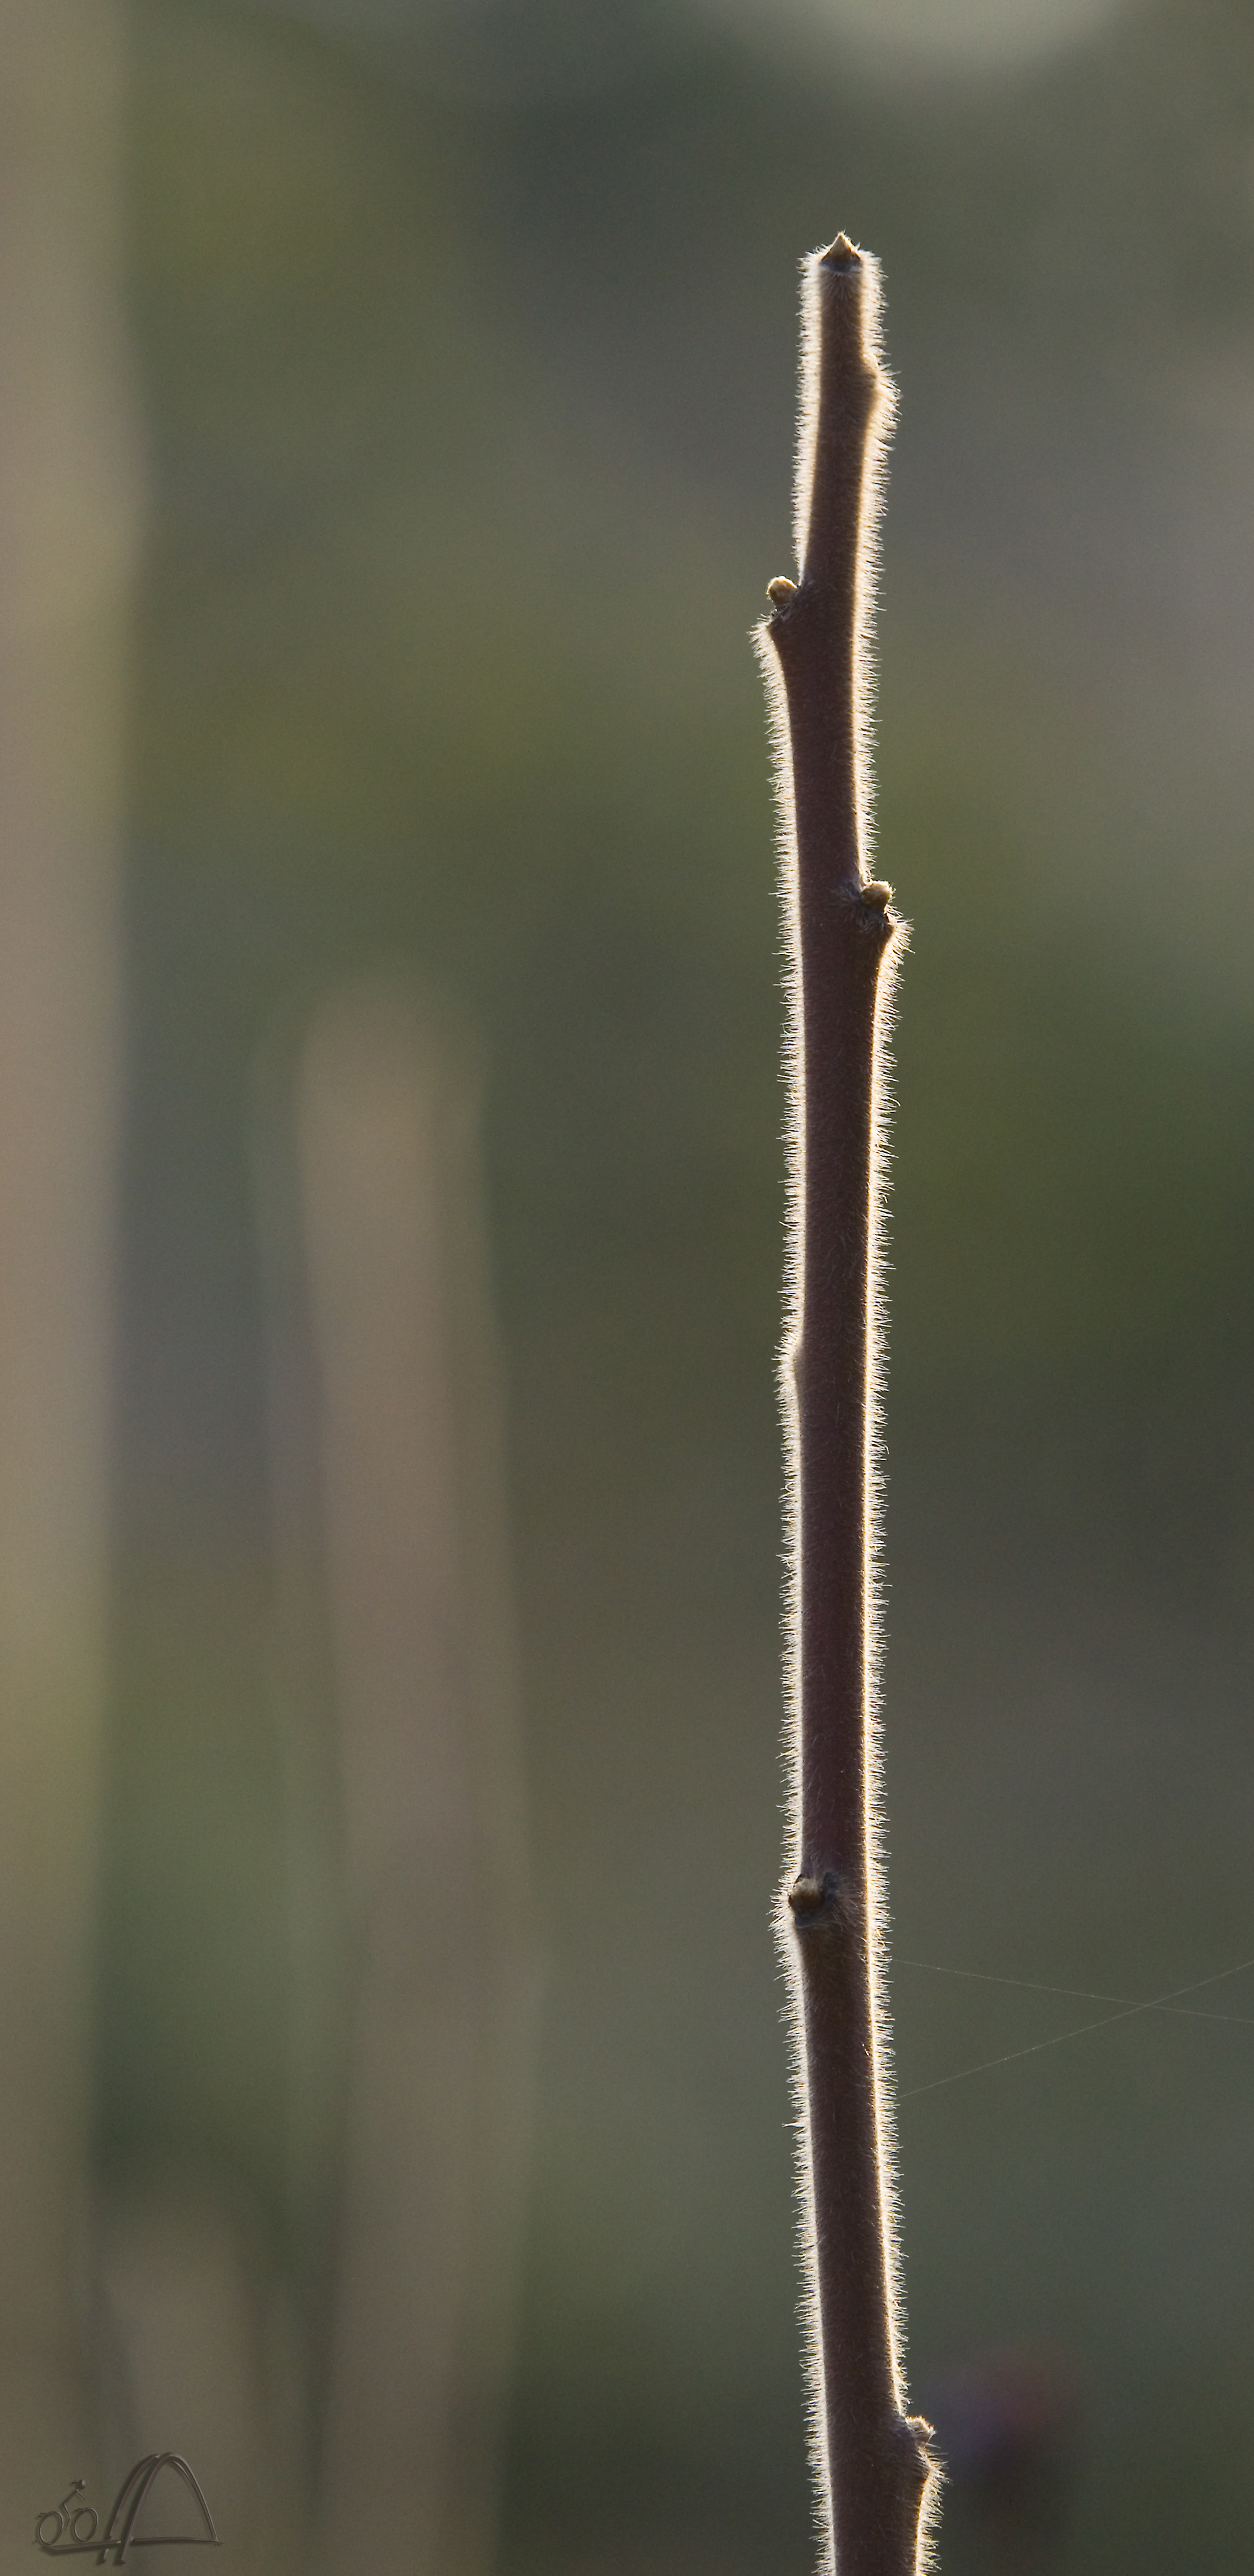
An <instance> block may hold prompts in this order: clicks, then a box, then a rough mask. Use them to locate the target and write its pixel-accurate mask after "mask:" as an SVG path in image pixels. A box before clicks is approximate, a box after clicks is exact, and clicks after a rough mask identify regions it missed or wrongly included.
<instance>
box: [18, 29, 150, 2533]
mask: <svg viewBox="0 0 1254 2576" xmlns="http://www.w3.org/2000/svg"><path fill="white" fill-rule="evenodd" d="M123 73H124V44H123V22H122V19H121V17H120V14H119V11H118V10H117V9H116V8H115V7H114V6H113V5H112V0H0V353H2V355H0V1211H2V1223H0V2067H2V2068H3V2083H2V2085H0V2429H2V2432H3V2439H2V2440H0V2535H2V2540H0V2552H2V2563H3V2564H4V2565H5V2566H12V2567H14V2568H17V2567H19V2566H20V2567H23V2568H24V2567H26V2566H27V2565H28V2564H29V2561H30V2546H31V2532H32V2529H33V2523H34V2517H35V2514H36V2512H37V2511H38V2510H39V2509H40V2507H41V2506H43V2505H46V2504H48V2503H50V2502H55V2500H56V2497H57V2496H58V2495H59V2494H60V2493H61V2492H62V2489H63V2487H64V2485H65V2483H66V2480H67V2477H68V2475H70V2474H72V2473H73V2472H75V2471H77V2470H79V2469H84V2470H85V2469H86V2468H87V2467H88V2466H89V2465H90V2449H89V2440H90V2432H91V2417H92V2408H91V2396H90V2376H91V2374H90V2349H89V2348H90V2307H91V2295H90V2277H89V2259H88V2249H89V2241H90V2240H89V2192H88V2181H87V2140H88V2129H89V2104H88V2066H89V2022H90V1994H91V1978H92V1926H93V1919H94V1898H95V1889H96V1867H97V1828H98V1817H99V1781H100V1752H101V1722H102V1703H103V1671H104V1633H105V1611H104V1603H105V1581H106V1554H107V1534H106V1492H107V1479H108V1469H107V1447H108V1427H109V1392H108V1390H109V1375H110V1348H111V1339H112V1310H113V1237H114V1178H115V1163H116V1142H117V1123H118V1121H117V1097H118V1084H117V1063H118V1046H117V981H118V976H117V900H116V896H117V868H116V846H117V840H118V824H119V809H120V802H121V777H122V764H123V738H124V729H125V727H124V714H125V690H126V641H127V599H128V586H129V583H130V577H131V569H132V559H133V553H134V545H135V527H136V516H137V506H136V504H137V473H136V466H135V443H134V440H133V437H132V431H131V420H130V409H129V402H128V392H127V376H126V361H125V350H124V342H123V333H122V328H121V322H120V311H121V297H120V271H121V252H120V196H121V182H120V132H121V123H122V94H123Z"/></svg>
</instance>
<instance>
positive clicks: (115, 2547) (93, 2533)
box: [35, 2451, 222, 2567]
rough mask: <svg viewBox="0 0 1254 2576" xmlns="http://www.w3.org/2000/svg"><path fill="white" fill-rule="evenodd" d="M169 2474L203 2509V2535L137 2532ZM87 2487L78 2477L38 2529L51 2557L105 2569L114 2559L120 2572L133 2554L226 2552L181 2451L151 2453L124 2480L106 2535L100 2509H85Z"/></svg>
mask: <svg viewBox="0 0 1254 2576" xmlns="http://www.w3.org/2000/svg"><path fill="white" fill-rule="evenodd" d="M163 2469H172V2470H173V2471H174V2474H175V2476H176V2477H179V2478H181V2479H182V2481H183V2484H184V2486H185V2487H186V2489H187V2491H188V2493H189V2495H190V2496H191V2497H192V2498H193V2501H194V2502H195V2504H196V2506H197V2507H198V2509H199V2513H200V2518H201V2523H202V2529H201V2530H199V2531H137V2530H136V2529H135V2525H136V2523H137V2522H138V2520H139V2517H140V2514H141V2512H142V2511H143V2508H144V2505H145V2503H146V2502H147V2499H148V2496H149V2493H150V2492H151V2489H152V2488H153V2487H154V2486H155V2484H156V2481H157V2479H158V2478H159V2477H160V2475H161V2472H162V2470H163ZM86 2484H87V2480H86V2478H75V2479H74V2481H73V2483H72V2484H71V2486H70V2487H69V2488H68V2490H67V2492H66V2493H65V2495H63V2496H62V2498H61V2502H60V2504H54V2505H50V2506H49V2508H48V2510H47V2512H46V2513H41V2514H40V2517H39V2520H38V2522H37V2523H36V2525H35V2547H36V2548H37V2549H42V2551H43V2553H44V2556H45V2558H84V2557H92V2556H96V2557H98V2558H99V2561H100V2564H101V2566H102V2567H103V2566H104V2564H105V2562H106V2560H107V2559H108V2558H109V2556H110V2554H112V2558H113V2563H114V2566H115V2567H120V2566H121V2565H122V2563H123V2560H124V2559H125V2557H126V2554H127V2551H128V2550H129V2549H220V2548H221V2546H222V2544H221V2542H220V2540H219V2538H218V2535H217V2532H216V2531H215V2529H214V2527H213V2515H212V2514H211V2513H210V2511H209V2507H208V2505H207V2504H206V2502H205V2499H204V2496H203V2495H202V2493H201V2490H200V2486H199V2483H198V2481H197V2479H196V2478H195V2477H193V2475H192V2472H191V2470H190V2469H189V2467H188V2465H187V2462H186V2460H185V2459H183V2458H182V2457H181V2456H180V2454H179V2452H177V2451H149V2452H148V2453H147V2455H146V2457H145V2458H144V2459H142V2460H137V2461H136V2463H135V2466H134V2468H133V2469H132V2470H131V2473H130V2476H129V2477H126V2478H123V2480H122V2484H121V2486H120V2487H119V2488H118V2491H117V2494H116V2496H115V2497H114V2500H113V2511H112V2513H111V2514H110V2516H109V2520H108V2523H107V2525H106V2527H105V2529H104V2531H103V2532H102V2531H101V2529H100V2522H99V2517H98V2515H97V2513H96V2511H95V2508H94V2506H92V2505H89V2504H79V2503H78V2501H77V2499H78V2497H79V2496H81V2495H82V2493H83V2491H84V2489H85V2487H86Z"/></svg>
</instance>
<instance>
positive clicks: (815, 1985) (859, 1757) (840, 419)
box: [761, 234, 937, 2576]
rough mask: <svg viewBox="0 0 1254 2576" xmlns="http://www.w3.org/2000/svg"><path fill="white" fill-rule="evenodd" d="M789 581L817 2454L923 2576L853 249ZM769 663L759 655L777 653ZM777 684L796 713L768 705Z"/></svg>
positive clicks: (816, 279)
mask: <svg viewBox="0 0 1254 2576" xmlns="http://www.w3.org/2000/svg"><path fill="white" fill-rule="evenodd" d="M805 280H806V284H805V310H804V340H803V410H802V425H801V438H800V450H799V461H798V487H797V518H798V532H797V551H798V558H799V563H800V577H799V580H798V582H796V583H793V582H790V581H774V582H772V583H771V585H770V593H769V595H770V599H771V603H772V613H771V616H770V617H769V619H768V620H767V622H766V624H765V625H764V626H763V628H762V629H761V640H762V646H763V663H764V667H765V669H766V672H767V677H768V685H770V687H771V689H772V693H773V697H774V701H775V706H776V712H777V718H778V726H777V731H778V744H779V765H780V801H781V807H782V810H783V815H784V822H785V860H784V901H785V914H786V921H787V928H788V934H789V942H790V949H791V962H792V972H791V978H790V994H791V1033H790V1047H791V1067H790V1069H791V1076H792V1105H793V1140H792V1204H791V1218H792V1223H791V1243H790V1287H791V1295H792V1312H791V1317H790V1327H789V1332H788V1336H787V1340H786V1343H785V1349H784V1357H783V1370H782V1379H783V1404H784V1415H785V1424H786V1432H787V1440H788V1453H789V1503H788V1510H789V1522H790V1532H789V1534H790V1541H791V1573H790V1599H789V1613H790V1618H789V1663H790V1669H789V1675H788V1683H789V1711H790V1721H791V1743H792V1753H793V1772H794V1787H793V1838H794V1839H793V1853H792V1868H791V1871H790V1874H789V1881H788V1884H787V1885H786V1888H785V1891H784V1897H783V1900H782V1901H781V1905H780V1909H779V1925H780V1940H781V1945H782V1948H783V1950H784V1954H785V1958H786V1961H787V1964H788V1970H789V1978H790V1984H791V1988H792V1993H793V1999H794V2009H795V2029H796V2084H797V2093H798V2110H799V2114H800V2117H799V2122H798V2127H799V2133H800V2136H801V2140H802V2145H801V2175H800V2182H801V2196H802V2208H803V2229H804V2259H805V2264H806V2272H807V2293H808V2298H807V2307H808V2314H809V2324H810V2383H811V2437H812V2446H813V2455H814V2468H815V2478H816V2486H817V2488H818V2494H819V2502H820V2509H821V2513H822V2518H823V2524H824V2539H825V2543H826V2546H827V2551H828V2556H829V2563H830V2565H831V2566H832V2567H834V2569H835V2570H836V2571H837V2576H913V2571H914V2570H915V2569H916V2567H917V2566H918V2565H919V2564H920V2563H921V2554H922V2552H923V2551H924V2549H925V2545H926V2531H927V2526H928V2523H929V2521H930V2518H931V2517H930V2515H929V2513H928V2512H927V2511H926V2510H925V2506H926V2504H927V2503H929V2502H930V2501H931V2499H932V2498H933V2497H934V2495H935V2490H936V2486H937V2478H936V2475H935V2472H934V2464H933V2462H932V2459H931V2457H930V2454H929V2452H928V2450H927V2447H926V2437H927V2433H928V2427H927V2426H926V2425H925V2424H923V2423H921V2422H920V2421H918V2420H917V2419H911V2418H910V2417H908V2416H907V2414H906V2412H905V2404H904V2391H903V2382H902V2371H901V2360H900V2353H899V2324H900V2301H899V2287H898V2280H897V2264H896V2247H895V2241H894V2219H895V2212H894V2207H893V2190H892V2172H891V2158H892V2142H891V2134H890V2106H889V2102H888V2098H887V2083H888V2068H887V2053H888V2051H887V2038H888V2034H887V2025H886V2016H885V2009H884V2005H883V2001H882V1996H881V1991H880V1986H881V1957H882V1948H883V1902H882V1894H881V1886H880V1866H879V1853H878V1848H877V1831H878V1820H879V1799H878V1789H879V1781H878V1735H877V1724H876V1643H877V1639H876V1601H875V1539H876V1498H877V1497H876V1473H875V1434H876V1399H877V1392H878V1375H879V1372H878V1348H877V1334H878V1329H879V1305H878V1295H877V1278H876V1243H877V1231H878V1214H879V1205H880V1196H881V1173H880V1146H879V1132H880V1128H881V1125H882V1117H883V1067H882V1052H883V1039H884V1025H885V1018H886V1011H887V1002H888V996H889V993H890V990H891V984H892V978H893V971H894V967H895V963H896V958H897V955H898V954H899V952H900V950H901V948H902V946H903V945H904V930H903V926H902V924H901V923H900V922H899V921H898V919H897V916H896V915H895V914H894V913H893V911H892V910H891V908H890V904H891V888H890V887H888V886H885V885H881V884H878V883H876V882H874V881H872V880H871V879H870V877H869V875H868V871H867V868H866V864H865V841H866V822H867V817H866V806H867V796H868V783H869V782H868V776H867V761H866V742H865V734H866V694H867V676H868V671H867V666H868V659H869V635H868V625H869V608H870V595H871V588H872V581H873V573H874V539H875V525H876V518H877V510H878V494H879V483H880V470H881V465H882V460H883V456H884V451H885V447H886V443H887V436H888V432H889V429H890V427H891V422H892V414H893V394H892V387H891V385H890V383H889V380H888V378H887V377H886V375H885V374H884V372H883V369H882V367H881V365H880V361H879V350H878V333H877V315H878V284H879V278H878V270H877V268H876V265H875V262H874V261H873V260H871V259H869V258H868V257H867V256H866V255H865V254H864V253H862V252H859V251H857V250H855V249H854V248H853V247H852V246H851V244H850V243H849V242H847V241H846V240H845V238H844V235H843V234H842V235H840V237H839V238H838V239H837V240H836V241H835V242H833V244H832V245H831V248H830V249H829V250H826V251H823V252H821V253H816V254H815V255H814V257H813V258H811V259H810V260H808V261H807V263H806V269H805ZM768 646H769V648H770V650H769V652H768V651H767V649H766V648H767V647H768ZM781 683H782V686H781Z"/></svg>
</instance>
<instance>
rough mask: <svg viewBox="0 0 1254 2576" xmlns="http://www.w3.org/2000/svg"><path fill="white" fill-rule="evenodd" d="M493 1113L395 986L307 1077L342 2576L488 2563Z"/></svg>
mask: <svg viewBox="0 0 1254 2576" xmlns="http://www.w3.org/2000/svg"><path fill="white" fill-rule="evenodd" d="M478 1098H479V1084H478V1078H477V1073H476V1070H475V1066H474V1062H473V1058H472V1057H471V1056H470V1054H469V1053H468V1050H467V1046H466V1042H465V1039H464V1037H463V1035H462V1034H461V1033H460V1032H459V1031H458V1029H457V1028H456V1027H455V1026H454V1025H452V1024H449V1023H446V1022H443V1021H441V1020H440V1018H439V1017H438V1016H435V1015H433V1013H432V1012H431V1011H430V1010H429V1009H427V1008H426V1007H425V1006H422V1005H420V1004H419V1003H418V1002H416V1001H415V1000H414V999H413V998H412V997H409V996H407V995H406V994H405V993H404V992H403V991H401V990H399V989H397V988H392V987H388V986H383V985H372V984H364V985H362V986H360V987H358V988H355V989H350V990H349V991H346V992H344V993H342V994H340V995H338V996H336V997H334V998H333V999H332V1000H330V1001H329V1002H328V1003H327V1004H326V1005H325V1006H324V1007H323V1009H322V1010H321V1012H320V1014H319V1016H318V1018H317V1020H316V1022H315V1024H314V1026H313V1028H312V1030H311V1032H310V1034H309V1037H308V1040H307V1043H306V1045H305V1047H304V1050H303V1054H302V1057H301V1061H300V1066H299V1077H298V1091H297V1102H296V1149H297V1175H298V1186H299V1194H300V1217H301V1230H302V1235H303V1244H304V1254H305V1261H306V1265H307V1284H308V1304H309V1329H310V1336H311V1344H312V1353H313V1360H314V1370H315V1379H316V1387H317V1416H316V1428H317V1448H318V1458H319V1473H320V1485H321V1497H322V1513H323V1549H324V1561H325V1565H326V1571H327V1601H328V1612H329V1623H330V1649H331V1666H332V1685H333V1692H334V1701H335V1708H336V1719H337V1738H338V1751H339V1767H340V1790H341V1797H342V1812H343V1834H344V1868H345V1880H346V1892H347V1919H348V1943H349V1960H350V1967H349V1991H348V1996H347V2022H348V2035H347V2057H348V2090H347V2106H346V2125H345V2134H344V2140H343V2191H342V2201H341V2210H340V2222H339V2241H338V2249H337V2269H336V2283H335V2295H334V2304H333V2311H332V2316H331V2325H330V2359H329V2370H328V2377H327V2385H326V2391H325V2431H324V2438H323V2444H322V2501H321V2509H320V2517H319V2519H320V2540H321V2543H322V2546H323V2548H324V2549H325V2561H326V2564H327V2565H328V2567H330V2568H331V2569H332V2570H334V2576H367V2571H369V2576H386V2572H387V2571H390V2570H395V2571H396V2576H401V2571H402V2570H404V2571H405V2576H480V2571H482V2570H484V2569H485V2568H486V2567H487V2566H488V2564H489V2563H490V2558H491V2553H492V2541H493V2525H494V2512H495V2503H496V2490H497V2467H498V2452H499V2442H500V2434H501V2429H502V2428H501V2409H502V2399H503V2390H504V2374H505V2367H506V2362H507V2358H508V2343H509V2325H510V2308H511V2297H510V2292H511V2287H512V2279H513V2274H514V2269H515V2257H516V2244H515V2236H516V2222H517V2216H518V2202H519V2188H520V2170H521V2145H522V2130H523V2120H522V2115H521V2105H522V2103H523V2100H524V2098H525V2075H526V2061H527V2054H528V2050H527V2040H528V2025H529V2020H530V1997H531V1990H532V1985H533V1974H534V1971H533V1953H532V1943H531V1935H530V1929H529V1906H528V1891H527V1877H526V1866H525V1854H524V1839H523V1823H522V1795H521V1786H520V1777H519V1757H518V1746H517V1741H516V1736H515V1711H514V1674H513V1656H512V1640H511V1622H510V1606H509V1581H508V1567H507V1546H506V1535H505V1499H504V1478H503V1459H502V1425H501V1406H500V1393H499V1387H498V1380H497V1361H496V1351H495V1342H494V1335H493V1329H492V1320H491V1313H490V1307H489V1299H488V1289H487V1271H486V1260H485V1252H484V1244H483V1240H482V1234H481V1220H480V1194H479V1175H478V1143H477V1127H478Z"/></svg>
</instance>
